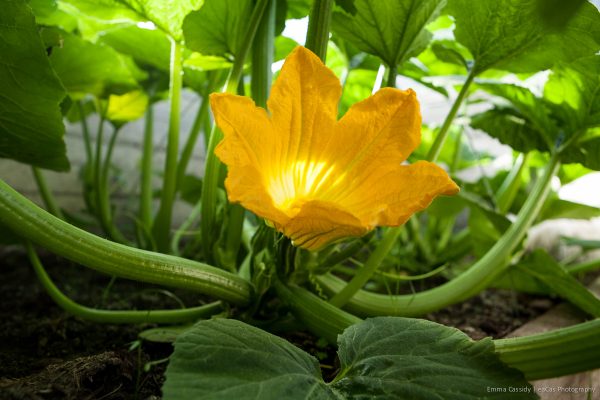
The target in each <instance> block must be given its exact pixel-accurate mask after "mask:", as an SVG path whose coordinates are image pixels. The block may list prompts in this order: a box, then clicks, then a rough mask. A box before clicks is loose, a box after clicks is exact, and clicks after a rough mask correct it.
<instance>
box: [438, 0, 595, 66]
mask: <svg viewBox="0 0 600 400" xmlns="http://www.w3.org/2000/svg"><path fill="white" fill-rule="evenodd" d="M446 10H447V11H448V12H449V13H450V14H451V15H452V16H453V17H454V19H455V23H456V29H455V31H454V33H455V36H456V39H457V40H458V41H459V42H460V43H462V44H463V45H464V46H465V47H467V48H468V49H469V51H470V52H471V54H472V56H473V59H474V72H475V73H480V72H483V71H484V70H486V69H489V68H497V69H503V70H507V71H511V72H537V71H539V70H542V69H547V68H549V67H550V66H552V65H554V64H555V63H556V62H559V61H571V60H574V59H577V58H579V57H583V56H588V55H593V54H594V53H596V51H598V49H600V12H598V9H597V8H596V7H595V6H593V5H592V4H590V3H588V2H585V4H583V5H582V6H581V7H580V8H579V9H578V10H577V12H576V13H575V14H574V15H573V17H572V18H571V19H570V20H569V21H568V22H567V23H566V24H565V26H564V27H562V29H558V30H556V29H551V28H550V27H549V25H548V24H546V23H545V16H544V15H543V13H542V12H540V7H539V5H538V2H536V1H533V0H526V1H523V0H477V1H473V0H449V2H448V8H447V9H446Z"/></svg>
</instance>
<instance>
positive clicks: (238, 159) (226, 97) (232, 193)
mask: <svg viewBox="0 0 600 400" xmlns="http://www.w3.org/2000/svg"><path fill="white" fill-rule="evenodd" d="M210 103H211V108H212V111H213V114H214V116H215V121H216V123H217V125H218V126H219V128H220V129H221V130H222V131H223V140H222V141H221V142H220V143H219V144H218V145H217V147H216V148H215V154H216V155H217V157H219V159H220V160H221V161H222V162H223V163H224V164H226V165H227V167H228V173H227V179H226V180H225V188H226V189H227V196H228V198H229V201H231V202H237V203H241V204H242V206H244V207H245V208H247V209H249V210H250V211H252V212H254V213H256V214H257V215H260V216H262V217H264V218H267V219H269V220H271V221H274V222H278V223H285V222H286V221H287V220H288V218H287V216H286V215H285V214H284V213H282V212H281V211H280V210H278V209H277V208H276V207H275V206H274V205H273V201H272V199H271V196H270V194H269V193H268V191H267V189H266V184H265V182H266V180H265V175H264V172H263V171H265V170H264V168H267V171H268V168H269V167H270V166H272V163H273V158H272V154H273V148H274V147H276V146H277V143H278V141H277V138H276V137H275V134H274V132H273V129H272V127H271V121H270V120H269V117H268V116H267V113H266V111H265V110H264V109H262V108H259V107H256V106H255V105H254V102H253V101H252V100H250V99H249V98H247V97H242V96H234V95H231V94H212V95H211V96H210Z"/></svg>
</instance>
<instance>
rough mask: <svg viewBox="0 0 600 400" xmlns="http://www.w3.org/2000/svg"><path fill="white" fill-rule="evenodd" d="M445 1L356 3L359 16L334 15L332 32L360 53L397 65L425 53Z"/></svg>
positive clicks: (369, 0)
mask: <svg viewBox="0 0 600 400" xmlns="http://www.w3.org/2000/svg"><path fill="white" fill-rule="evenodd" d="M445 4H446V0H356V1H355V3H354V5H355V7H356V9H357V12H356V14H354V15H349V14H346V13H342V12H335V13H334V14H333V17H332V29H333V31H334V32H335V33H336V34H338V35H339V36H341V37H342V38H343V39H345V40H347V41H348V42H350V43H352V44H354V45H355V46H357V47H358V48H359V49H360V50H362V51H365V52H367V53H369V54H374V55H376V56H378V57H380V58H381V59H382V60H383V61H384V62H385V63H386V64H387V65H388V66H391V67H396V66H397V65H399V64H401V63H403V62H404V61H406V60H408V59H409V58H410V57H413V56H417V55H418V54H419V53H420V52H421V51H423V50H425V48H426V47H427V44H428V43H429V40H430V39H431V33H430V32H428V31H427V30H426V29H425V26H426V25H427V24H428V23H429V22H432V21H433V20H434V19H435V18H436V17H437V16H438V14H439V13H440V10H441V9H442V8H443V7H444V5H445Z"/></svg>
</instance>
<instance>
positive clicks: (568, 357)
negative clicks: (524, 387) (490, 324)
mask: <svg viewBox="0 0 600 400" xmlns="http://www.w3.org/2000/svg"><path fill="white" fill-rule="evenodd" d="M494 345H495V346H496V352H497V353H498V355H499V356H500V359H501V360H502V361H503V362H505V363H506V364H508V365H510V366H511V367H513V368H518V369H519V370H521V371H522V372H523V373H524V374H525V378H527V379H528V380H536V379H547V378H553V377H557V376H562V375H570V374H574V373H577V372H581V371H587V370H591V369H595V368H598V367H600V319H595V320H592V321H587V322H583V323H580V324H577V325H573V326H569V327H566V328H561V329H557V330H554V331H550V332H544V333H540V334H537V335H531V336H524V337H518V338H510V339H500V340H495V341H494Z"/></svg>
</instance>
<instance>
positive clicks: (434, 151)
mask: <svg viewBox="0 0 600 400" xmlns="http://www.w3.org/2000/svg"><path fill="white" fill-rule="evenodd" d="M475 75H476V72H475V70H471V71H470V72H469V75H467V80H465V83H464V84H463V86H462V88H461V89H460V92H459V93H458V96H457V97H456V99H455V100H454V104H452V108H451V109H450V112H449V113H448V115H447V116H446V119H445V120H444V123H443V124H442V127H441V128H440V131H439V132H438V134H437V136H436V138H435V140H434V142H433V144H432V145H431V148H430V149H429V153H427V160H428V161H431V162H435V161H436V160H437V158H438V156H439V155H440V152H441V151H442V147H443V146H444V142H445V141H446V138H447V137H448V132H450V127H451V126H452V121H454V117H456V114H457V113H458V110H459V109H460V106H461V104H462V102H463V101H464V100H465V98H466V97H467V93H468V92H469V87H470V86H471V84H472V83H473V80H474V79H475Z"/></svg>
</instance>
